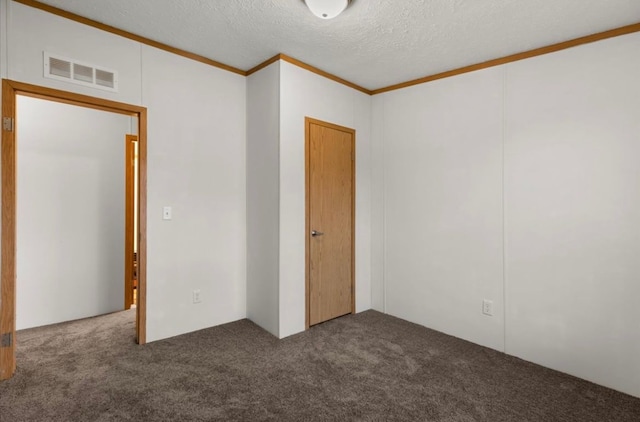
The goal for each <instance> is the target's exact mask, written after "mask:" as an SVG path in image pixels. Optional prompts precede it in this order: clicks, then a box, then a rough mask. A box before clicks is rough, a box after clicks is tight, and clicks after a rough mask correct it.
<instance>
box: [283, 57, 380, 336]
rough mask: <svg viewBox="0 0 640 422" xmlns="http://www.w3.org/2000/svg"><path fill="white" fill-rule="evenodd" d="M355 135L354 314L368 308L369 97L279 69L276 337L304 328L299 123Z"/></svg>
mask: <svg viewBox="0 0 640 422" xmlns="http://www.w3.org/2000/svg"><path fill="white" fill-rule="evenodd" d="M305 117H312V118H315V119H319V120H324V121H327V122H331V123H335V124H338V125H342V126H346V127H350V128H352V129H355V130H356V311H357V312H360V311H363V310H367V309H369V308H370V307H371V240H370V239H371V97H370V96H368V95H366V94H363V93H361V92H358V91H356V90H354V89H352V88H348V87H346V86H344V85H341V84H339V83H337V82H333V81H331V80H329V79H326V78H324V77H321V76H318V75H316V74H314V73H311V72H309V71H307V70H304V69H301V68H299V67H297V66H294V65H292V64H290V63H287V62H284V61H283V62H281V64H280V256H279V259H280V337H281V338H282V337H286V336H289V335H292V334H295V333H298V332H300V331H303V330H304V324H305V313H304V312H305V166H304V162H305V160H304V156H305V155H304V145H305V130H304V118H305Z"/></svg>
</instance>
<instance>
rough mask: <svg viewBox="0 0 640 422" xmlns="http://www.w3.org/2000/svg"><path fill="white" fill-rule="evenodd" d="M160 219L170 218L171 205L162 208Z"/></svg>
mask: <svg viewBox="0 0 640 422" xmlns="http://www.w3.org/2000/svg"><path fill="white" fill-rule="evenodd" d="M162 219H163V220H171V207H164V208H162Z"/></svg>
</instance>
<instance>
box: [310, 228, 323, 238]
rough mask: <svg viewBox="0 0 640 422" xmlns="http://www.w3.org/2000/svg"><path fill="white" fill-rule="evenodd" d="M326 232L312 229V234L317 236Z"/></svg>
mask: <svg viewBox="0 0 640 422" xmlns="http://www.w3.org/2000/svg"><path fill="white" fill-rule="evenodd" d="M323 234H324V233H322V232H317V231H315V230H311V236H313V237H316V236H322V235H323Z"/></svg>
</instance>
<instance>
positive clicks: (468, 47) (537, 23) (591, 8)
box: [41, 0, 640, 89]
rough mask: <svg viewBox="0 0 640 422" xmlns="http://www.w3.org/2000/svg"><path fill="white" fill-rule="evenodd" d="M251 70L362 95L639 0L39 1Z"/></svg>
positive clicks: (530, 44) (534, 40)
mask: <svg viewBox="0 0 640 422" xmlns="http://www.w3.org/2000/svg"><path fill="white" fill-rule="evenodd" d="M41 2H42V3H46V4H49V5H52V6H56V7H58V8H60V9H63V10H67V11H70V12H73V13H76V14H78V15H81V16H84V17H87V18H90V19H93V20H96V21H99V22H102V23H106V24H108V25H111V26H114V27H116V28H120V29H123V30H126V31H129V32H132V33H134V34H137V35H141V36H143V37H146V38H150V39H152V40H155V41H159V42H162V43H165V44H168V45H170V46H173V47H177V48H180V49H183V50H187V51H190V52H193V53H196V54H199V55H202V56H204V57H207V58H210V59H213V60H216V61H218V62H222V63H224V64H227V65H230V66H233V67H237V68H240V69H243V70H248V69H250V68H252V67H254V66H255V65H257V64H259V63H261V62H263V61H265V60H266V59H268V58H270V57H272V56H274V55H276V54H278V53H284V54H286V55H288V56H291V57H294V58H296V59H298V60H301V61H303V62H306V63H308V64H310V65H312V66H315V67H317V68H320V69H322V70H325V71H327V72H329V73H332V74H334V75H337V76H339V77H341V78H343V79H346V80H348V81H350V82H353V83H355V84H358V85H360V86H362V87H365V88H367V89H376V88H381V87H385V86H389V85H392V84H395V83H399V82H405V81H408V80H411V79H416V78H420V77H423V76H427V75H432V74H435V73H439V72H442V71H446V70H451V69H455V68H459V67H463V66H466V65H470V64H475V63H479V62H483V61H486V60H490V59H495V58H498V57H502V56H506V55H509V54H513V53H518V52H522V51H526V50H531V49H534V48H537V47H542V46H546V45H549V44H554V43H557V42H561V41H566V40H569V39H573V38H577V37H581V36H584V35H589V34H593V33H596V32H601V31H605V30H608V29H612V28H616V27H620V26H624V25H628V24H633V23H638V22H640V0H399V1H389V0H354V1H353V2H352V4H351V6H350V7H349V8H348V9H347V10H346V11H345V12H344V13H343V14H342V15H340V16H338V17H337V18H335V19H333V20H321V19H318V18H316V17H315V16H313V15H312V14H311V13H310V12H309V10H308V9H307V8H306V6H305V5H304V3H303V2H302V0H109V1H105V0H41Z"/></svg>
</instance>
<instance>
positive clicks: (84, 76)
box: [44, 52, 118, 92]
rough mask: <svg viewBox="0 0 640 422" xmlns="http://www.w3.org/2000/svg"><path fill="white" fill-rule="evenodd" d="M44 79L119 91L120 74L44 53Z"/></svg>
mask: <svg viewBox="0 0 640 422" xmlns="http://www.w3.org/2000/svg"><path fill="white" fill-rule="evenodd" d="M44 77H45V78H50V79H57V80H59V81H66V82H70V83H74V84H77V85H83V86H88V87H91V88H97V89H102V90H106V91H112V92H117V91H118V73H117V72H115V71H113V70H109V69H105V68H103V67H99V66H94V65H91V64H87V63H81V62H78V61H77V60H73V59H67V58H65V57H60V56H54V55H52V54H50V53H47V52H45V53H44Z"/></svg>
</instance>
